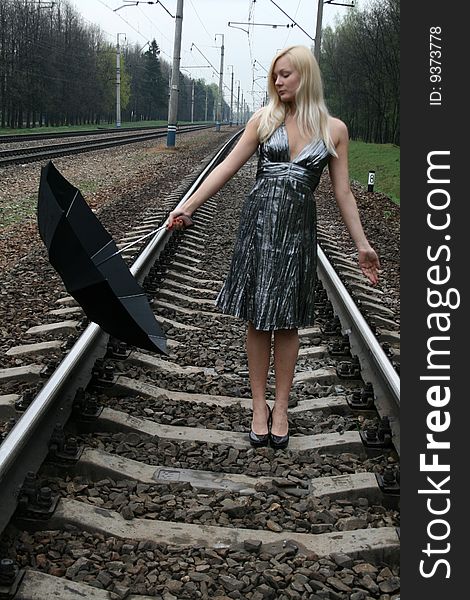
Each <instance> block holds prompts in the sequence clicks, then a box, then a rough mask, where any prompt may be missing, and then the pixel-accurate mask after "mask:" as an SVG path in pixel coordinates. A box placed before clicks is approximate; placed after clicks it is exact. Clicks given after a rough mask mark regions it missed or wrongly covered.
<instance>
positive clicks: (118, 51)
mask: <svg viewBox="0 0 470 600" xmlns="http://www.w3.org/2000/svg"><path fill="white" fill-rule="evenodd" d="M120 35H123V36H124V39H126V34H125V33H118V34H117V42H116V128H119V127H121V48H120V46H119V36H120Z"/></svg>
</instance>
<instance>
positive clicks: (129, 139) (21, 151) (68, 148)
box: [0, 125, 212, 168]
mask: <svg viewBox="0 0 470 600" xmlns="http://www.w3.org/2000/svg"><path fill="white" fill-rule="evenodd" d="M210 127H212V126H211V125H185V126H180V127H179V128H178V134H184V133H185V132H190V131H198V130H200V129H208V128H210ZM89 135H90V132H88V133H84V134H83V137H88V136H89ZM166 135H167V132H166V129H164V128H160V131H158V130H153V129H151V130H148V129H145V130H136V129H132V130H129V131H126V130H125V129H121V130H109V131H99V132H96V133H93V135H92V136H90V138H91V139H86V140H80V139H74V141H72V142H61V143H54V144H53V143H50V144H47V143H42V144H39V145H31V146H24V145H22V144H21V140H20V139H15V140H14V142H13V141H12V142H11V143H12V145H14V146H15V145H16V144H20V145H19V146H18V147H15V148H8V149H4V148H2V147H1V146H0V168H1V167H2V166H6V165H11V164H18V163H21V164H22V163H26V162H32V161H38V160H45V159H48V158H55V157H57V156H66V155H70V154H78V153H81V152H91V151H93V150H102V149H105V148H112V147H115V146H121V145H123V144H132V143H135V142H144V141H147V140H152V139H156V138H162V137H166ZM98 136H101V137H100V139H96V138H97V137H98ZM16 137H18V136H16ZM62 137H64V136H62V135H61V138H62ZM61 138H57V139H61ZM39 139H50V137H49V138H44V137H41V138H39ZM28 141H31V138H30V136H29V137H28Z"/></svg>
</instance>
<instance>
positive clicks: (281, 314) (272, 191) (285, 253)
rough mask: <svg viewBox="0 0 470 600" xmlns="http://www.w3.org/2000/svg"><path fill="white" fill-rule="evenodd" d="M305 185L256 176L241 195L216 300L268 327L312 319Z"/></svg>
mask: <svg viewBox="0 0 470 600" xmlns="http://www.w3.org/2000/svg"><path fill="white" fill-rule="evenodd" d="M315 208H316V207H315V199H314V195H313V192H312V189H311V187H310V186H308V185H306V184H304V183H302V182H300V181H297V180H296V179H292V178H290V177H289V176H288V175H284V176H280V177H263V176H261V177H260V178H259V179H258V180H257V182H256V184H255V186H254V188H253V190H252V191H251V192H250V194H249V195H248V196H246V198H245V202H244V205H243V208H242V212H241V217H240V225H239V230H238V235H237V238H236V242H235V246H234V251H233V256H232V261H231V265H230V268H229V271H228V274H227V277H226V280H225V282H224V285H223V287H222V289H221V291H220V293H219V295H218V296H217V299H216V305H217V307H218V308H219V309H220V310H221V312H223V313H225V314H231V315H234V316H236V317H240V318H242V319H244V320H246V321H251V322H252V323H253V325H254V327H255V329H258V330H263V331H272V330H275V329H294V328H298V327H306V326H308V325H312V324H313V320H314V306H315V281H316V210H315Z"/></svg>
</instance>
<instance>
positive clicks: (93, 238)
mask: <svg viewBox="0 0 470 600" xmlns="http://www.w3.org/2000/svg"><path fill="white" fill-rule="evenodd" d="M38 227H39V233H40V235H41V238H42V239H43V241H44V243H45V244H46V247H47V249H48V251H49V262H50V263H51V265H52V266H53V267H54V268H55V269H56V271H57V272H58V273H59V275H60V276H61V277H62V280H63V282H64V284H65V287H66V289H67V291H68V292H69V293H70V294H71V295H72V296H73V297H74V298H75V300H76V301H77V302H78V303H79V304H80V306H81V307H82V308H83V310H84V311H85V314H86V315H87V317H88V318H89V319H90V320H91V321H94V322H95V323H97V324H98V325H100V327H102V329H104V331H106V332H107V333H109V334H111V335H112V336H114V337H116V338H117V339H119V340H122V341H124V342H127V343H128V344H131V345H133V346H138V347H139V348H145V349H146V350H152V351H157V352H161V353H164V354H167V349H166V339H165V334H164V332H163V331H162V329H161V327H160V325H159V324H158V323H157V321H156V319H155V315H154V314H153V312H152V309H151V308H150V305H149V303H148V300H147V296H146V295H145V293H144V291H143V289H142V288H141V287H140V285H139V284H138V283H137V281H136V280H135V279H134V277H133V275H132V273H131V272H130V271H129V268H128V267H127V265H126V263H125V262H124V260H123V258H122V256H121V255H120V253H119V250H118V248H117V246H116V244H115V242H114V240H113V239H112V237H111V236H110V234H109V233H108V232H107V231H106V229H105V228H104V227H103V225H102V224H101V223H100V222H99V220H98V219H97V218H96V217H95V215H94V214H93V211H92V210H91V209H90V207H89V206H88V204H87V203H86V202H85V200H84V198H83V196H82V195H81V193H80V190H78V189H77V188H76V187H74V186H73V185H71V184H70V183H69V182H68V181H67V180H66V179H65V178H64V177H63V176H62V175H61V174H60V173H59V171H58V170H57V169H56V168H55V166H54V165H53V164H52V162H49V164H48V165H46V166H45V167H43V168H42V170H41V183H40V186H39V199H38Z"/></svg>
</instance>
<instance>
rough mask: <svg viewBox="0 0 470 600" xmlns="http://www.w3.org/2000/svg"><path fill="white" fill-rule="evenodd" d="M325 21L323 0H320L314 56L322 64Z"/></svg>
mask: <svg viewBox="0 0 470 600" xmlns="http://www.w3.org/2000/svg"><path fill="white" fill-rule="evenodd" d="M322 21H323V0H318V6H317V26H316V30H315V49H314V52H313V54H314V56H315V58H316V59H317V63H318V64H320V48H321V28H322Z"/></svg>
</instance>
